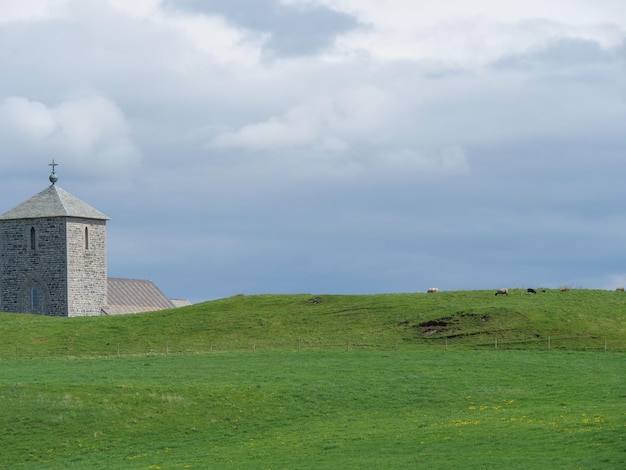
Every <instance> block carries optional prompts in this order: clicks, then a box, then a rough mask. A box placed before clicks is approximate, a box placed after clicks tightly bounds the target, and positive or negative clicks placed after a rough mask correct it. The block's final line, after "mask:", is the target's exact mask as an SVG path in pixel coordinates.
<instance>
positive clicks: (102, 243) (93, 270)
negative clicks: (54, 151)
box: [0, 160, 189, 317]
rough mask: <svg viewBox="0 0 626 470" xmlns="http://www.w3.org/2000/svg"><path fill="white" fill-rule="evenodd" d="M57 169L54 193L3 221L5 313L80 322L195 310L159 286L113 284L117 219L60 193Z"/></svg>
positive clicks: (0, 285)
mask: <svg viewBox="0 0 626 470" xmlns="http://www.w3.org/2000/svg"><path fill="white" fill-rule="evenodd" d="M56 165H57V164H56V163H54V160H53V162H52V164H51V166H52V174H51V175H50V182H51V184H50V186H48V187H47V188H46V189H44V190H43V191H41V192H40V193H38V194H36V195H34V196H33V197H31V198H30V199H27V200H26V201H24V202H22V203H21V204H18V205H17V206H16V207H14V208H13V209H10V210H9V211H7V212H5V213H4V214H2V215H0V312H15V313H36V314H40V315H52V316H65V317H76V316H91V315H104V314H123V313H138V312H142V311H153V310H161V309H164V308H174V307H176V306H180V305H188V304H189V302H186V301H174V300H172V299H168V298H167V297H166V296H165V295H164V294H163V293H162V292H161V291H160V290H159V289H158V288H157V287H156V286H155V285H154V284H153V283H152V282H151V281H144V280H136V279H121V278H111V279H109V278H108V277H107V247H106V222H107V220H109V217H107V216H106V215H104V214H103V213H101V212H100V211H98V210H97V209H94V208H93V207H91V206H90V205H88V204H86V203H84V202H83V201H81V200H79V199H78V198H76V197H74V196H72V195H71V194H70V193H68V192H67V191H64V190H63V189H61V188H60V187H58V186H57V185H56V184H55V183H56V182H57V180H58V178H57V175H56V173H55V171H54V167H55V166H56ZM111 301H113V302H111Z"/></svg>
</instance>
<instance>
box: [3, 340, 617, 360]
mask: <svg viewBox="0 0 626 470" xmlns="http://www.w3.org/2000/svg"><path fill="white" fill-rule="evenodd" d="M426 349H428V350H433V349H440V350H442V351H455V350H497V351H507V350H530V351H586V352H611V353H624V352H626V345H624V344H618V343H612V342H611V340H609V339H607V338H603V337H599V336H548V337H533V338H517V339H506V338H501V337H498V336H494V337H492V338H489V337H486V336H485V337H481V338H480V339H479V340H477V339H475V338H474V339H472V340H471V341H469V340H467V339H464V338H458V337H456V338H432V339H428V340H423V341H407V340H403V339H401V338H398V339H395V340H389V339H385V340H380V341H376V340H371V339H368V340H352V339H349V338H306V337H302V338H270V339H268V338H261V339H258V340H250V339H241V340H232V339H225V340H220V339H215V340H212V339H208V340H206V341H205V342H202V343H198V342H197V341H195V342H190V343H185V342H175V341H168V340H166V341H164V342H163V341H154V342H150V341H146V340H142V341H137V342H131V341H126V342H117V341H115V340H111V341H106V342H103V343H101V344H100V345H97V346H95V347H94V345H93V344H89V345H81V344H68V345H66V346H54V347H50V346H48V345H46V344H45V343H41V344H39V343H31V344H16V345H8V344H3V345H0V360H10V359H41V358H64V357H65V358H79V357H80V358H83V357H84V358H90V357H92V358H95V357H124V356H137V355H153V354H204V353H231V352H233V353H235V352H237V353H241V352H252V353H263V352H298V351H303V352H305V351H309V352H314V351H319V352H323V351H346V352H349V351H394V350H405V351H406V350H415V351H420V350H426Z"/></svg>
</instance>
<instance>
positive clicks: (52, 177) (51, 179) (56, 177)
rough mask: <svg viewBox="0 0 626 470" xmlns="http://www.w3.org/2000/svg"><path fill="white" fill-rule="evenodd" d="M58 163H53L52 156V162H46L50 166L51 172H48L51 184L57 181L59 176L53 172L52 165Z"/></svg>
mask: <svg viewBox="0 0 626 470" xmlns="http://www.w3.org/2000/svg"><path fill="white" fill-rule="evenodd" d="M57 165H58V163H54V158H53V159H52V163H48V166H51V167H52V173H51V174H50V177H49V179H50V182H51V183H52V184H54V183H56V182H57V181H59V177H58V176H57V174H56V173H55V172H54V167H55V166H57Z"/></svg>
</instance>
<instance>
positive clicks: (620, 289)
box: [615, 286, 624, 292]
mask: <svg viewBox="0 0 626 470" xmlns="http://www.w3.org/2000/svg"><path fill="white" fill-rule="evenodd" d="M615 290H616V291H618V292H624V288H623V287H621V286H620V287H618V288H617V289H615Z"/></svg>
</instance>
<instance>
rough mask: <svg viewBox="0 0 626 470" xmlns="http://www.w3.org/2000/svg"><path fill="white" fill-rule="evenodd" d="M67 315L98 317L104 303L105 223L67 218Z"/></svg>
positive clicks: (105, 274)
mask: <svg viewBox="0 0 626 470" xmlns="http://www.w3.org/2000/svg"><path fill="white" fill-rule="evenodd" d="M67 263H68V265H67V281H68V289H67V291H68V312H69V316H71V317H74V316H87V315H101V314H102V308H103V307H104V306H105V305H106V303H107V263H106V225H105V221H104V220H94V219H79V218H68V219H67Z"/></svg>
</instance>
